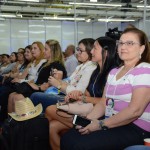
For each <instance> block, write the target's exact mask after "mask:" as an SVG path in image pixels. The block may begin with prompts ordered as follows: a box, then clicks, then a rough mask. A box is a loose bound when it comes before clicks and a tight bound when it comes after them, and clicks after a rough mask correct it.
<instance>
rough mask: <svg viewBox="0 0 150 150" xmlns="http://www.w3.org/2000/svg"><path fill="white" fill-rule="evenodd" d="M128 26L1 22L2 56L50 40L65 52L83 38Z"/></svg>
mask: <svg viewBox="0 0 150 150" xmlns="http://www.w3.org/2000/svg"><path fill="white" fill-rule="evenodd" d="M126 26H127V24H121V23H105V22H77V23H76V26H75V23H74V22H68V21H46V20H45V21H43V20H17V19H7V20H5V21H0V54H2V53H8V54H10V53H11V52H13V51H17V50H18V48H20V47H25V46H27V45H29V44H32V42H34V41H41V42H43V43H45V41H46V40H48V39H56V40H58V41H59V42H60V44H61V46H62V50H63V51H64V50H65V48H66V46H67V45H69V44H76V43H78V41H79V40H81V39H83V38H94V39H96V38H98V37H100V36H104V35H105V32H107V31H108V28H111V29H113V28H115V27H118V29H119V30H122V29H124V28H125V27H126ZM75 27H76V31H77V32H76V35H75Z"/></svg>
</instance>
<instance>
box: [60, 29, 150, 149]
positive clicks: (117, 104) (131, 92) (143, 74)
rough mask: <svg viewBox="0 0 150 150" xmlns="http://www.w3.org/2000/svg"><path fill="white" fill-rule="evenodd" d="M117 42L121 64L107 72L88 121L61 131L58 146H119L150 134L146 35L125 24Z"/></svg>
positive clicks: (149, 59)
mask: <svg viewBox="0 0 150 150" xmlns="http://www.w3.org/2000/svg"><path fill="white" fill-rule="evenodd" d="M117 46H118V54H119V57H120V59H121V60H122V65H121V66H120V67H119V68H115V69H113V70H112V71H111V72H110V73H109V75H108V79H107V84H106V87H105V90H104V94H103V98H102V100H101V101H100V102H99V103H97V104H96V106H95V107H94V109H93V111H92V112H91V113H90V114H88V115H87V118H88V119H91V120H92V123H90V124H89V125H87V126H86V127H81V126H76V129H71V130H70V131H69V132H67V133H65V134H64V135H63V137H62V139H61V150H77V149H80V150H84V149H86V150H100V149H102V150H108V149H111V150H121V149H124V148H126V147H128V146H132V145H138V144H144V142H143V140H144V139H145V138H148V137H150V122H149V115H150V94H149V93H150V47H149V43H148V38H147V37H146V35H145V33H144V32H143V31H141V30H139V29H136V28H128V29H126V30H125V31H124V32H123V33H122V35H121V37H120V40H119V41H117ZM104 115H105V119H104V120H101V118H100V117H103V116H104ZM99 118H100V120H98V119H99Z"/></svg>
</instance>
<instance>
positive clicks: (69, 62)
mask: <svg viewBox="0 0 150 150" xmlns="http://www.w3.org/2000/svg"><path fill="white" fill-rule="evenodd" d="M65 55H66V61H65V67H66V70H67V76H68V77H70V75H71V74H72V73H73V72H74V71H75V69H76V67H77V66H78V60H77V58H76V57H75V46H74V45H68V46H67V48H66V50H65Z"/></svg>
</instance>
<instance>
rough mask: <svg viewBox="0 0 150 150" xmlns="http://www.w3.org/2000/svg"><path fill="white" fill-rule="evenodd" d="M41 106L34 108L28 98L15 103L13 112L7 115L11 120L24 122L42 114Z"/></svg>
mask: <svg viewBox="0 0 150 150" xmlns="http://www.w3.org/2000/svg"><path fill="white" fill-rule="evenodd" d="M42 110H43V108H42V105H41V104H38V105H37V106H34V105H33V103H32V101H31V100H30V99H29V98H25V99H23V100H19V101H16V102H15V112H13V113H8V114H9V115H10V116H11V117H12V118H13V119H15V120H17V121H24V120H28V119H31V118H34V117H36V116H38V115H39V114H40V113H41V112H42Z"/></svg>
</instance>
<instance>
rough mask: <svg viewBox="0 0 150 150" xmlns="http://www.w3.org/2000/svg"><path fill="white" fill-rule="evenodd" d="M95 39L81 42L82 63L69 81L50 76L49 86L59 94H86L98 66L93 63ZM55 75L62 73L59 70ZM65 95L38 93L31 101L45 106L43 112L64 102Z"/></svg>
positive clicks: (80, 56) (80, 54)
mask: <svg viewBox="0 0 150 150" xmlns="http://www.w3.org/2000/svg"><path fill="white" fill-rule="evenodd" d="M94 41H95V40H94V39H91V38H86V39H82V40H81V41H80V42H79V47H78V48H77V57H78V61H80V62H81V64H80V65H79V66H77V68H76V70H75V71H74V72H73V74H72V75H71V76H70V78H69V80H67V81H63V80H57V79H56V78H54V77H53V76H49V84H50V85H51V86H54V87H56V88H57V89H58V91H59V93H60V92H61V93H64V94H67V93H69V92H70V91H73V90H77V89H78V90H81V91H82V92H84V91H85V90H86V88H87V86H88V83H89V80H90V77H91V75H92V72H93V71H94V70H95V69H96V66H97V65H96V64H95V63H93V62H92V61H91V58H92V55H91V53H90V52H91V49H92V48H93V44H94ZM55 73H61V72H60V71H59V70H58V71H56V72H55ZM64 94H63V95H60V94H59V95H54V94H49V93H43V92H36V93H33V94H32V95H31V97H30V98H31V100H32V101H33V103H34V104H35V105H36V104H39V103H41V104H42V106H43V111H45V109H46V108H47V107H48V106H49V105H54V104H56V103H57V101H58V100H61V101H63V100H64Z"/></svg>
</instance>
